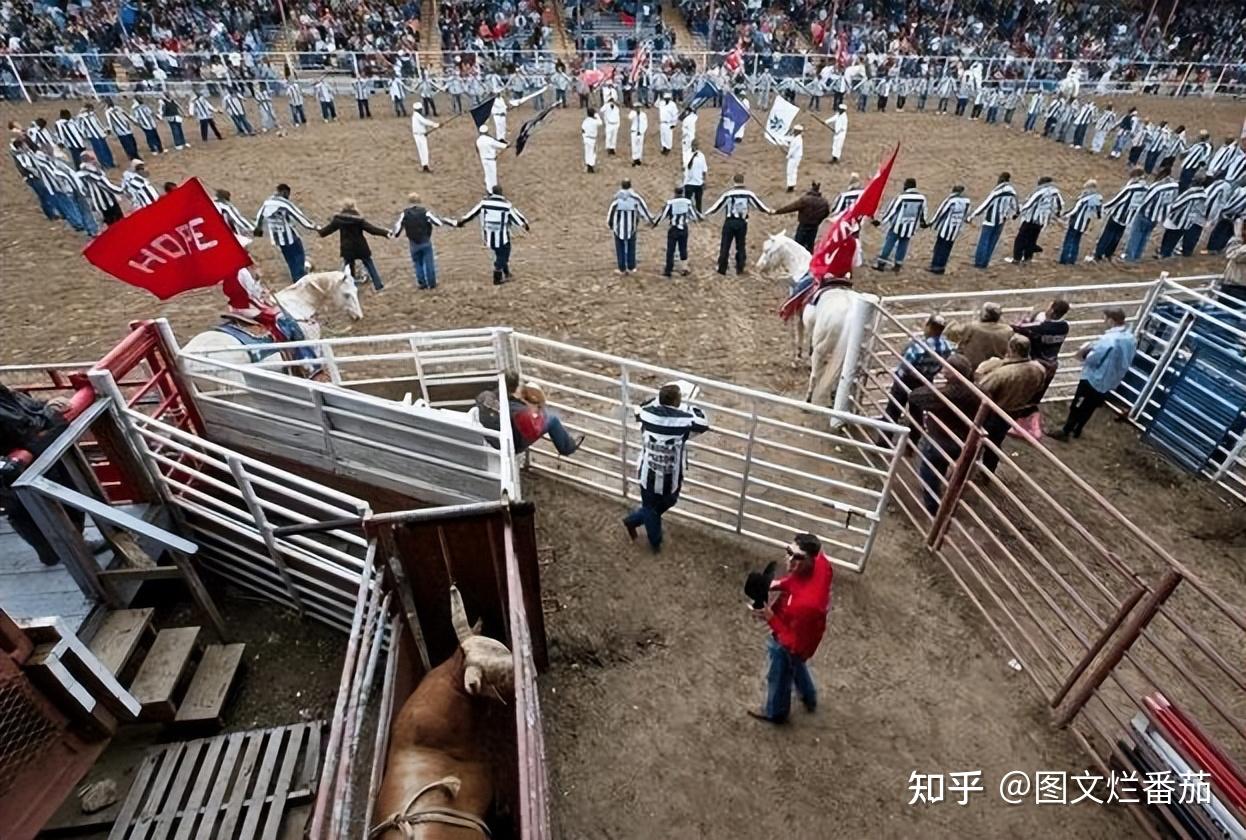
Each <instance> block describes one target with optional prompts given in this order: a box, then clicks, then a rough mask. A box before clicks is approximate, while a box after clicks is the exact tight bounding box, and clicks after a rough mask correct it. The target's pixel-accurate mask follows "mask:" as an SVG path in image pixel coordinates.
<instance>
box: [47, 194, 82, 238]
mask: <svg viewBox="0 0 1246 840" xmlns="http://www.w3.org/2000/svg"><path fill="white" fill-rule="evenodd" d="M52 201H53V202H54V203H55V204H56V209H57V211H58V212H59V213H60V214H61V218H62V219H64V220H65V221H66V222H68V223H69V226H70V227H71V228H73V229H74V230H76V231H79V232H80V233H85V232H86V229H87V227H86V222H84V221H83V219H82V211H81V210H80V209H79V207H78V202H77V200H76V198H75V197H74V196H72V195H68V194H67V193H59V192H58V193H53V194H52Z"/></svg>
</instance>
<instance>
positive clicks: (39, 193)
mask: <svg viewBox="0 0 1246 840" xmlns="http://www.w3.org/2000/svg"><path fill="white" fill-rule="evenodd" d="M26 183H27V184H30V188H31V189H32V190H34V191H35V196H36V197H37V198H38V199H39V209H40V210H42V211H43V215H45V216H47V217H48V221H53V220H55V219H59V218H60V214H59V213H58V212H57V209H56V201H55V200H54V199H53V198H52V194H51V193H49V192H48V188H47V187H45V186H43V181H42V180H40V179H39V178H27V179H26Z"/></svg>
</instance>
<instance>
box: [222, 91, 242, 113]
mask: <svg viewBox="0 0 1246 840" xmlns="http://www.w3.org/2000/svg"><path fill="white" fill-rule="evenodd" d="M221 105H222V107H224V108H225V113H227V114H229V115H230V116H231V117H244V116H246V114H247V109H246V107H245V106H244V105H243V104H242V97H241V96H239V95H238V94H236V93H234V92H233V91H232V90H231V91H229V92H228V93H226V94H225V95H224V96H222V97H221Z"/></svg>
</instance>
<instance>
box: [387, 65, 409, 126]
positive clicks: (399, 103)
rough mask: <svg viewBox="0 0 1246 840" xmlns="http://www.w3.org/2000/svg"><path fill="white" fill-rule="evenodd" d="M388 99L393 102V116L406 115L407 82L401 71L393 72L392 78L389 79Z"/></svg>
mask: <svg viewBox="0 0 1246 840" xmlns="http://www.w3.org/2000/svg"><path fill="white" fill-rule="evenodd" d="M389 101H390V102H391V103H393V106H394V116H395V117H405V116H406V115H407V83H406V82H404V81H403V79H402V74H401V73H397V72H396V73H394V78H392V79H390V80H389Z"/></svg>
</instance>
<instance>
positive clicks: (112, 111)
mask: <svg viewBox="0 0 1246 840" xmlns="http://www.w3.org/2000/svg"><path fill="white" fill-rule="evenodd" d="M104 118H105V119H107V120H108V127H109V128H111V129H112V133H113V134H115V135H117V136H118V137H123V136H125V135H127V134H133V133H134V121H133V120H131V119H130V115H129V114H127V113H126V112H125V111H123V110H121V109H120V108H118V107H117V106H116V105H112V106H109V108H108V110H107V111H105V112H104Z"/></svg>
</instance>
